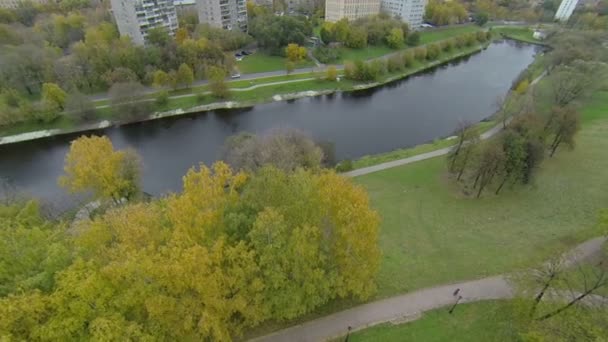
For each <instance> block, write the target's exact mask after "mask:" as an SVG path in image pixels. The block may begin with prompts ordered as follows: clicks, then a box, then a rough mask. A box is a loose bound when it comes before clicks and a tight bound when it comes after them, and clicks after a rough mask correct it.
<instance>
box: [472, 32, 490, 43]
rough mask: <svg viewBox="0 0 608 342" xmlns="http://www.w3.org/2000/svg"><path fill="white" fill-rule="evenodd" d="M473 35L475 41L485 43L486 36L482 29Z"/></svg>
mask: <svg viewBox="0 0 608 342" xmlns="http://www.w3.org/2000/svg"><path fill="white" fill-rule="evenodd" d="M475 35H476V38H477V41H478V42H480V43H485V41H486V40H487V38H488V37H487V36H486V33H485V32H484V31H477V33H476V34H475Z"/></svg>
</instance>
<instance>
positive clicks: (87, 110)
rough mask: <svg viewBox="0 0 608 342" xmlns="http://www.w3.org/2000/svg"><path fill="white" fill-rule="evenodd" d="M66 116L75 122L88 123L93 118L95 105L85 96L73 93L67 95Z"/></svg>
mask: <svg viewBox="0 0 608 342" xmlns="http://www.w3.org/2000/svg"><path fill="white" fill-rule="evenodd" d="M65 111H66V114H68V115H70V116H71V117H73V118H75V119H76V121H79V122H82V121H85V122H86V121H90V120H93V119H94V118H95V104H93V101H91V99H89V98H88V97H87V96H86V95H84V94H82V93H80V92H74V93H71V94H69V95H68V98H67V100H66V104H65Z"/></svg>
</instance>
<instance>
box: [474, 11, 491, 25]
mask: <svg viewBox="0 0 608 342" xmlns="http://www.w3.org/2000/svg"><path fill="white" fill-rule="evenodd" d="M488 19H489V16H488V14H487V13H485V12H478V13H476V14H475V16H473V20H474V21H475V24H477V25H479V26H483V25H485V24H486V23H487V22H488Z"/></svg>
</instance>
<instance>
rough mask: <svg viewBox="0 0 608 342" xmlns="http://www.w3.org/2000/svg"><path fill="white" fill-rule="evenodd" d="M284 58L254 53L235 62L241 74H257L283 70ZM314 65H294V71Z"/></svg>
mask: <svg viewBox="0 0 608 342" xmlns="http://www.w3.org/2000/svg"><path fill="white" fill-rule="evenodd" d="M286 61H287V60H286V59H285V57H280V56H271V55H268V54H266V53H264V52H261V51H259V52H256V53H254V54H253V55H250V56H245V58H243V60H242V61H240V62H236V65H237V67H238V69H239V71H240V73H241V74H255V73H258V72H269V71H277V70H285V62H286ZM314 65H315V63H314V62H312V61H309V60H305V61H302V62H300V63H298V64H296V69H300V68H308V67H314Z"/></svg>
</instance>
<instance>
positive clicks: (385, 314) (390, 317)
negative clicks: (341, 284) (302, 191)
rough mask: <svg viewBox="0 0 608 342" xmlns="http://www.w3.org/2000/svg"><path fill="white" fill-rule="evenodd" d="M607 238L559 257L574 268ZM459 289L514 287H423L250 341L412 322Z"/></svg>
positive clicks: (473, 297) (467, 298)
mask: <svg viewBox="0 0 608 342" xmlns="http://www.w3.org/2000/svg"><path fill="white" fill-rule="evenodd" d="M606 240H607V238H606V237H597V238H594V239H591V240H588V241H586V242H584V243H582V244H580V245H578V246H577V247H575V248H574V249H573V250H571V251H570V252H568V253H566V254H564V255H563V256H562V258H563V260H564V264H565V265H569V266H571V265H573V264H574V263H576V262H577V261H581V260H585V259H587V258H589V257H591V256H593V255H594V254H596V253H598V252H599V251H600V250H601V248H602V244H603V243H604V242H606ZM456 289H460V290H459V293H458V294H459V295H460V296H462V299H461V300H460V302H459V303H468V302H476V301H481V300H489V299H506V298H511V297H512V296H513V287H512V286H511V285H510V284H509V282H508V281H507V278H506V276H505V275H498V276H494V277H488V278H483V279H477V280H471V281H465V282H460V283H454V284H448V285H441V286H437V287H432V288H426V289H422V290H418V291H415V292H411V293H407V294H404V295H399V296H395V297H391V298H387V299H381V300H378V301H375V302H371V303H367V304H363V305H360V306H357V307H354V308H352V309H348V310H344V311H341V312H337V313H335V314H332V315H329V316H325V317H322V318H318V319H316V320H313V321H309V322H306V323H303V324H300V325H296V326H293V327H290V328H287V329H284V330H280V331H278V332H275V333H273V334H270V335H267V336H263V337H259V338H256V339H253V340H251V341H252V342H280V341H289V342H319V341H327V340H330V339H333V338H337V337H340V336H344V335H345V334H346V332H347V331H348V327H351V328H352V330H351V331H356V330H361V329H364V328H367V327H371V326H373V325H376V324H380V323H385V322H390V321H395V322H405V321H408V320H415V319H417V318H419V317H420V314H421V313H423V312H425V311H429V310H432V309H437V308H440V307H444V306H448V305H453V304H454V303H455V302H456V298H455V296H454V291H455V290H456Z"/></svg>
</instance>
